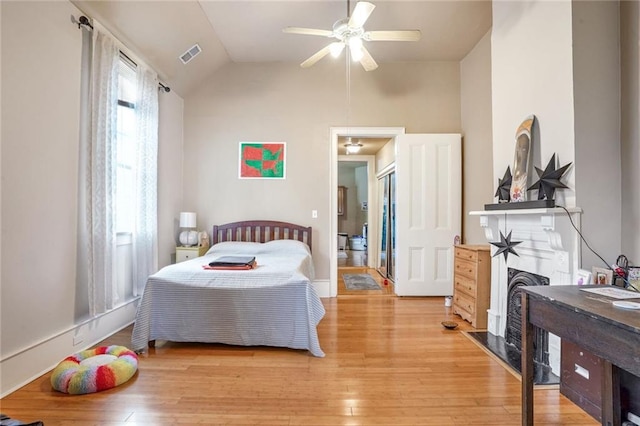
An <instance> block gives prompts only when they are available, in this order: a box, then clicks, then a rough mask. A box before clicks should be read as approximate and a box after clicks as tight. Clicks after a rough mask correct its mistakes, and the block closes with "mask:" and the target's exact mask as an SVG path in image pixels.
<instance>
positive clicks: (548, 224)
mask: <svg viewBox="0 0 640 426" xmlns="http://www.w3.org/2000/svg"><path fill="white" fill-rule="evenodd" d="M567 211H568V214H567ZM581 214H582V209H580V208H577V207H573V208H568V209H567V210H565V209H563V208H561V207H554V208H539V209H504V210H482V211H472V212H469V215H470V216H477V217H478V218H479V221H480V226H481V227H482V228H483V229H484V233H485V237H486V239H487V241H488V242H497V241H500V233H502V234H503V235H504V236H506V235H507V234H509V233H510V232H511V234H512V235H511V241H519V242H520V243H519V244H518V245H516V246H515V247H514V249H515V251H516V252H517V255H513V254H509V255H508V257H507V259H505V258H504V256H502V255H500V256H495V257H492V259H491V306H490V308H489V310H488V325H487V329H488V331H489V333H492V334H494V335H496V336H502V337H504V336H505V327H506V316H507V315H506V312H507V311H506V309H507V287H508V279H507V269H508V268H514V269H518V270H521V271H526V272H530V273H533V274H538V275H541V276H544V277H548V278H549V285H568V284H573V283H574V282H575V279H574V278H575V277H576V272H577V270H578V269H579V267H580V263H581V253H580V246H581V245H580V236H579V234H578V232H577V231H576V230H575V229H574V227H573V225H575V226H576V227H577V229H580V226H581V220H580V219H581ZM572 223H573V225H572ZM495 251H496V250H495V249H494V250H492V252H493V253H495ZM559 347H560V345H559V341H558V340H557V339H552V340H551V341H550V348H549V349H550V352H551V354H550V364H551V367H552V369H553V372H554V373H555V374H559V369H560V358H559Z"/></svg>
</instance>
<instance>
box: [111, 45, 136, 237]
mask: <svg viewBox="0 0 640 426" xmlns="http://www.w3.org/2000/svg"><path fill="white" fill-rule="evenodd" d="M136 89H137V87H136V64H135V63H133V62H132V61H131V60H130V59H129V58H127V57H126V56H124V55H122V54H121V55H120V67H119V72H118V115H117V141H116V143H117V154H118V170H117V178H116V220H115V223H116V232H118V233H131V232H133V223H134V221H133V219H134V215H135V210H134V196H135V194H134V188H135V159H136V147H135V143H136V141H135V133H136V111H135V100H136Z"/></svg>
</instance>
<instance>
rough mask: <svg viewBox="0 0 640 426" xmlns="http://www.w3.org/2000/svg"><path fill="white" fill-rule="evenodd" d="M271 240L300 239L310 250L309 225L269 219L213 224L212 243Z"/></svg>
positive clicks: (264, 241)
mask: <svg viewBox="0 0 640 426" xmlns="http://www.w3.org/2000/svg"><path fill="white" fill-rule="evenodd" d="M273 240H298V241H302V242H303V243H305V244H306V245H308V246H309V250H311V247H312V246H311V227H310V226H308V227H307V226H300V225H295V224H293V223H287V222H276V221H271V220H248V221H244V222H233V223H226V224H224V225H214V226H213V234H212V244H218V243H221V242H223V241H252V242H257V243H266V242H267V241H273Z"/></svg>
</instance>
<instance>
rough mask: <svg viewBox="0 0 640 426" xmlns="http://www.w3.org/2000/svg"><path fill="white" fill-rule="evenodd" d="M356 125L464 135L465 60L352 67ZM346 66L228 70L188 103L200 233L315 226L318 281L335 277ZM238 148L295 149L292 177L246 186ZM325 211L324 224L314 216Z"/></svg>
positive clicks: (189, 165) (192, 200)
mask: <svg viewBox="0 0 640 426" xmlns="http://www.w3.org/2000/svg"><path fill="white" fill-rule="evenodd" d="M352 71H353V73H352V78H351V81H352V96H351V104H352V107H351V111H352V114H351V117H350V120H349V124H350V125H351V126H381V127H405V128H406V131H407V133H459V132H460V89H459V64H458V63H457V62H437V63H397V64H383V65H381V66H380V68H379V69H377V70H376V71H375V72H372V73H366V72H364V71H363V70H361V69H360V68H359V67H353V68H352ZM345 92H346V91H345V72H344V66H343V65H341V64H340V63H336V62H333V61H331V60H330V59H328V58H327V60H326V61H321V62H319V63H317V64H316V65H315V66H314V67H312V68H308V69H301V68H300V67H299V66H298V65H297V64H280V63H270V64H230V65H227V66H225V67H223V68H222V69H221V70H219V71H218V72H216V73H215V74H214V75H213V76H212V78H211V79H209V80H208V81H207V82H206V83H205V84H203V86H202V88H201V89H200V90H199V91H198V92H197V93H194V94H193V95H191V96H189V97H187V98H185V119H184V123H185V140H184V145H185V171H184V182H185V185H184V200H185V208H189V209H193V211H196V212H197V213H198V226H199V227H200V228H201V229H205V228H206V229H208V230H209V231H210V229H211V226H212V225H214V224H218V223H226V222H231V221H237V220H248V219H273V220H283V221H288V222H294V223H299V224H302V225H310V226H313V228H314V235H313V242H314V247H313V254H314V262H315V269H316V278H317V279H325V280H326V279H328V278H329V253H330V251H329V250H331V249H333V247H330V238H331V235H330V227H329V214H330V203H329V195H330V191H331V190H332V188H331V187H330V181H329V180H330V179H329V172H330V145H331V144H330V140H329V136H330V133H329V132H330V130H329V129H330V128H331V127H332V126H334V127H340V126H345V123H346V122H347V115H346V110H347V108H346V94H345ZM240 141H283V142H286V143H287V166H286V167H287V172H286V173H287V179H286V180H280V181H274V180H240V179H238V178H237V176H238V143H239V142H240ZM312 210H318V218H317V219H312V218H311V211H312Z"/></svg>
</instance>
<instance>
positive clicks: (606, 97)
mask: <svg viewBox="0 0 640 426" xmlns="http://www.w3.org/2000/svg"><path fill="white" fill-rule="evenodd" d="M571 6H572V22H571V24H572V38H573V43H572V45H573V93H574V128H575V141H574V147H575V165H574V173H575V194H576V204H577V205H578V207H580V208H582V210H583V212H584V213H583V214H582V231H583V235H584V236H585V238H586V239H587V241H588V242H589V245H590V246H591V247H592V248H593V249H594V250H595V251H596V252H597V253H598V254H599V255H600V256H602V257H603V258H604V259H605V260H606V261H607V264H608V265H611V264H612V263H614V262H615V260H616V258H617V257H618V255H619V254H620V253H621V242H620V238H616V237H612V236H614V235H615V236H618V235H621V225H620V224H621V221H622V216H621V215H622V213H621V203H622V198H621V175H622V174H621V168H620V43H619V40H620V25H619V19H620V14H619V5H618V2H615V1H589V2H585V1H575V0H574V1H573V2H572V3H571ZM594 58H598V60H595V61H594ZM636 122H637V116H636ZM563 164H564V163H563ZM636 192H637V191H636ZM592 266H598V267H605V266H606V265H604V264H603V262H602V260H600V259H599V258H598V256H597V255H596V254H594V253H592V252H591V251H590V250H588V248H587V247H586V246H585V245H584V244H583V245H582V267H583V268H584V269H589V270H590V269H591V267H592Z"/></svg>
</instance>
